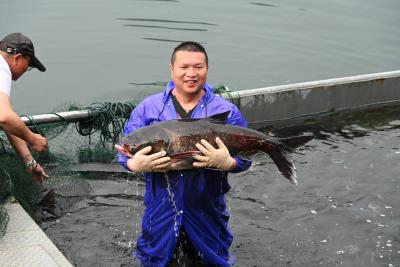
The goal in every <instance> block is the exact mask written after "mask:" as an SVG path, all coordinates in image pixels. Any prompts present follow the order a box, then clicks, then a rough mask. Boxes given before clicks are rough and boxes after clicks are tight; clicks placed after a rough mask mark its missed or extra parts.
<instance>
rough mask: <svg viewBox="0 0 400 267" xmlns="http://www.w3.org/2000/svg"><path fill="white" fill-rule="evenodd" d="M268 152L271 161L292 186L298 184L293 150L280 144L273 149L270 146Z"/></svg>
mask: <svg viewBox="0 0 400 267" xmlns="http://www.w3.org/2000/svg"><path fill="white" fill-rule="evenodd" d="M266 147H267V149H266V151H264V152H266V153H267V154H268V155H269V156H270V157H271V159H272V160H273V161H274V162H275V164H276V166H277V167H278V170H279V171H280V172H281V173H282V175H283V176H285V177H286V178H287V179H288V180H289V181H290V182H291V183H292V184H297V175H296V167H295V166H294V163H293V160H292V157H291V155H290V154H291V152H292V151H293V149H291V148H288V147H287V146H286V145H283V144H278V145H276V146H275V147H272V148H271V144H268V145H267V146H266Z"/></svg>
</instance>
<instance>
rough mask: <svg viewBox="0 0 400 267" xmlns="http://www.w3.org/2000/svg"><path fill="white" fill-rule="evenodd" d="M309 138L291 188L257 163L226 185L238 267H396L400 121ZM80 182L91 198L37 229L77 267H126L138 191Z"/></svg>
mask: <svg viewBox="0 0 400 267" xmlns="http://www.w3.org/2000/svg"><path fill="white" fill-rule="evenodd" d="M307 133H312V134H314V136H315V137H316V138H315V139H314V140H313V141H311V142H310V143H308V145H307V146H306V147H304V148H303V149H301V150H300V152H301V154H294V160H295V164H296V167H297V170H298V177H299V178H298V180H299V184H298V186H294V185H292V184H290V183H289V182H288V181H287V180H286V179H285V178H283V176H282V175H281V174H279V173H278V171H277V168H276V166H275V164H274V163H273V162H272V161H271V160H270V159H269V158H268V157H266V156H265V155H262V154H257V155H256V156H254V157H253V160H254V161H253V166H252V167H251V168H250V170H248V171H246V172H243V173H240V174H231V175H230V183H231V185H232V189H231V191H230V192H229V193H228V197H227V200H228V205H229V207H230V212H231V219H230V224H229V225H230V228H231V229H232V231H233V235H234V243H233V245H232V248H231V251H232V252H233V253H234V255H235V256H236V258H237V266H259V267H264V266H274V267H275V266H349V267H350V266H365V267H375V266H398V265H399V264H400V238H399V231H400V212H399V206H400V164H399V161H400V145H399V144H400V142H399V141H400V121H399V120H392V121H390V122H388V123H386V124H383V125H381V126H377V127H374V128H372V129H367V128H364V127H363V126H360V125H356V124H353V125H348V126H346V127H344V128H340V129H338V130H335V131H327V130H324V128H318V129H317V128H316V129H314V130H312V131H308V132H307ZM87 182H88V183H89V184H90V185H91V186H92V188H93V191H94V192H93V194H92V195H91V196H89V197H87V198H85V199H83V201H81V202H78V203H76V204H75V205H74V206H72V207H70V208H69V210H68V213H66V214H64V215H63V216H61V217H59V218H57V219H52V220H49V221H46V222H44V223H43V224H42V228H43V229H44V230H45V232H46V233H47V234H48V235H49V236H50V238H51V239H52V240H53V241H54V242H55V244H56V245H57V246H58V247H59V248H60V249H61V251H63V252H64V253H65V255H66V256H67V258H68V259H69V260H70V261H71V262H72V263H73V264H76V266H132V265H133V257H132V252H133V249H134V246H135V242H136V240H137V237H138V234H139V233H140V231H141V226H140V222H141V216H142V214H143V204H142V203H143V191H144V183H143V182H142V181H141V180H137V179H136V178H135V177H134V176H132V175H131V176H128V177H126V176H121V175H109V174H103V175H101V174H94V175H92V178H91V179H87ZM172 266H190V265H182V264H178V263H177V262H175V264H174V265H172Z"/></svg>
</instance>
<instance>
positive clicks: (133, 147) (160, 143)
mask: <svg viewBox="0 0 400 267" xmlns="http://www.w3.org/2000/svg"><path fill="white" fill-rule="evenodd" d="M164 144H165V142H164V140H156V141H153V142H146V143H123V144H122V145H121V146H122V147H123V148H124V150H125V151H126V152H129V153H131V154H136V152H138V151H139V150H142V149H143V148H145V147H147V146H151V153H156V152H159V151H163V150H165V147H164Z"/></svg>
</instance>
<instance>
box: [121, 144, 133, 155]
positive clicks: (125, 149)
mask: <svg viewBox="0 0 400 267" xmlns="http://www.w3.org/2000/svg"><path fill="white" fill-rule="evenodd" d="M122 148H123V149H124V151H125V152H127V153H132V152H133V151H132V146H131V145H129V144H122Z"/></svg>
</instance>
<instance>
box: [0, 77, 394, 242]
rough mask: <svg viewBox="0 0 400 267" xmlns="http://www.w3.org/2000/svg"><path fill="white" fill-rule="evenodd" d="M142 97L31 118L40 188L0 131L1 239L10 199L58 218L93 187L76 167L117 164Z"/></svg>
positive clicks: (375, 115)
mask: <svg viewBox="0 0 400 267" xmlns="http://www.w3.org/2000/svg"><path fill="white" fill-rule="evenodd" d="M214 92H215V93H217V94H222V95H223V96H224V97H225V98H226V99H227V100H230V101H231V102H233V103H235V101H238V97H237V96H238V95H237V93H236V92H235V91H231V90H229V89H228V88H227V87H225V86H223V85H220V86H216V87H215V88H214ZM142 99H143V98H142V97H141V98H140V99H139V98H138V99H134V100H132V101H130V102H125V103H109V102H106V103H93V104H91V105H90V106H88V107H83V106H81V105H79V104H77V103H67V104H64V105H61V106H59V107H56V109H55V110H54V111H53V112H55V113H58V112H65V111H75V110H88V111H89V112H90V113H91V116H90V117H89V118H88V119H86V120H83V121H79V122H75V123H71V122H68V121H67V120H66V119H64V118H60V122H57V123H50V124H41V125H38V124H37V123H36V122H35V121H34V120H33V118H30V125H31V126H30V128H31V130H32V131H34V132H37V133H41V134H43V135H44V136H45V137H46V138H47V139H48V143H49V149H48V150H47V151H46V152H45V153H40V154H36V153H33V156H34V158H35V159H36V160H37V161H38V162H39V163H40V164H41V165H42V166H43V167H44V169H45V170H46V172H47V174H48V175H49V176H50V179H48V180H47V181H46V183H45V184H43V185H39V184H37V183H35V182H34V181H33V179H32V178H31V177H30V175H29V174H28V173H27V172H26V171H25V167H24V165H23V164H22V162H21V161H20V159H19V158H18V157H17V156H16V155H15V153H14V151H13V149H12V148H11V146H10V145H9V143H8V140H7V138H6V136H5V134H4V132H2V131H0V158H1V159H0V238H1V237H3V236H4V234H5V231H6V226H7V223H8V221H9V217H8V215H7V211H6V209H5V208H4V204H5V203H7V202H8V201H9V199H10V198H15V199H16V200H17V201H18V202H19V203H20V204H21V205H22V206H23V207H24V209H25V210H26V211H27V212H28V213H29V214H30V215H31V216H32V217H33V218H34V219H37V218H38V216H37V214H38V213H40V214H41V215H43V212H48V213H47V214H48V216H59V215H61V214H62V213H63V212H65V211H66V210H67V209H68V207H70V206H71V205H73V204H74V203H76V202H77V201H79V200H80V199H82V198H83V197H85V196H88V195H89V194H90V192H91V191H92V189H91V187H90V185H89V184H88V183H87V182H86V181H85V179H80V178H79V175H77V173H76V171H77V170H79V168H78V166H79V165H84V164H88V163H89V164H91V163H96V164H99V165H98V166H101V164H104V163H106V164H108V163H116V151H115V149H114V144H115V143H116V142H118V139H119V138H120V136H121V133H122V130H123V127H124V124H125V122H126V120H127V119H128V118H129V116H130V113H131V111H132V110H133V108H134V107H135V106H136V105H137V104H138V103H139V102H140V101H141V100H142ZM399 114H400V106H394V107H386V108H381V109H377V110H376V109H375V110H373V111H371V112H365V111H360V112H358V113H351V114H350V115H343V116H341V115H340V114H337V113H335V112H332V113H330V114H325V116H324V117H323V118H322V122H324V124H325V125H328V126H329V127H331V128H332V127H338V128H340V127H343V125H346V124H348V123H349V121H351V122H352V123H357V124H358V125H361V126H365V127H366V128H373V127H375V126H376V125H383V124H384V123H386V122H387V121H389V120H392V119H393V118H397V117H398V115H399ZM317 123H321V121H319V122H317V121H313V120H305V122H304V127H308V126H309V125H312V124H314V125H315V124H317ZM267 130H270V129H267ZM71 172H74V175H71Z"/></svg>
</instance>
